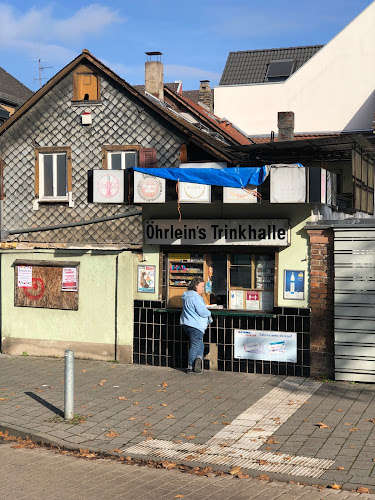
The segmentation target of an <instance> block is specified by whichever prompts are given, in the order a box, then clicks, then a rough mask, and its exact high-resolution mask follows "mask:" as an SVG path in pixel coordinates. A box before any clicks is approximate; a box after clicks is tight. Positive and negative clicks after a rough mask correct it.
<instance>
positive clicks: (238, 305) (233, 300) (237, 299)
mask: <svg viewBox="0 0 375 500" xmlns="http://www.w3.org/2000/svg"><path fill="white" fill-rule="evenodd" d="M229 308H230V309H243V308H244V307H243V290H230V292H229Z"/></svg>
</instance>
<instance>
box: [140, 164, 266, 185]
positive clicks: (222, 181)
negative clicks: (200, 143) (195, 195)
mask: <svg viewBox="0 0 375 500" xmlns="http://www.w3.org/2000/svg"><path fill="white" fill-rule="evenodd" d="M133 170H136V171H137V172H142V173H144V174H149V175H153V176H155V177H162V178H163V179H171V180H173V181H181V182H193V183H195V184H208V185H211V186H227V187H234V188H245V187H246V186H249V185H253V186H260V184H262V182H263V181H264V180H265V178H266V177H267V174H268V168H267V167H266V166H263V167H228V168H194V167H192V168H163V167H162V168H140V167H134V169H133Z"/></svg>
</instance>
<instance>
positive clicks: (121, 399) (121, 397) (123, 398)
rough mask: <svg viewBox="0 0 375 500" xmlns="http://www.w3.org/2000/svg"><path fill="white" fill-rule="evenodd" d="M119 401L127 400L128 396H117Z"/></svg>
mask: <svg viewBox="0 0 375 500" xmlns="http://www.w3.org/2000/svg"><path fill="white" fill-rule="evenodd" d="M118 398H119V400H120V401H129V398H125V397H124V396H119V397H118Z"/></svg>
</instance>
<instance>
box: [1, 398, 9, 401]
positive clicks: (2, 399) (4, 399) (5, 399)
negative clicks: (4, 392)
mask: <svg viewBox="0 0 375 500" xmlns="http://www.w3.org/2000/svg"><path fill="white" fill-rule="evenodd" d="M0 401H9V399H7V398H0Z"/></svg>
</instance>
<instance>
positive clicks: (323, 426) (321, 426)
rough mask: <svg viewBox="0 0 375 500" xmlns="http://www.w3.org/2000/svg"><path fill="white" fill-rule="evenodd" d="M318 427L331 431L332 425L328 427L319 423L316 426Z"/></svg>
mask: <svg viewBox="0 0 375 500" xmlns="http://www.w3.org/2000/svg"><path fill="white" fill-rule="evenodd" d="M315 425H316V426H317V427H319V429H330V428H331V426H330V425H326V424H324V423H323V422H318V423H317V424H315Z"/></svg>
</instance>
